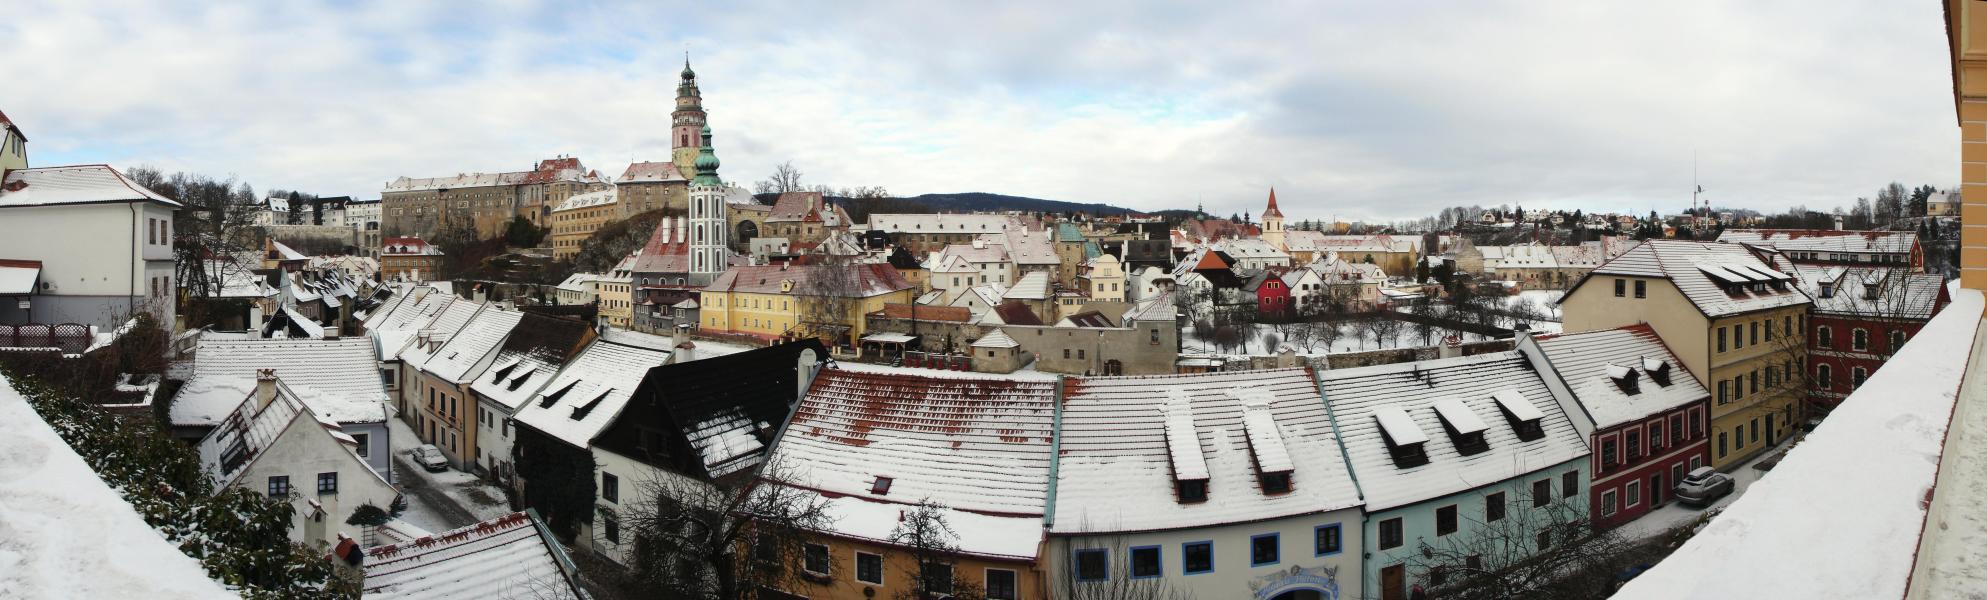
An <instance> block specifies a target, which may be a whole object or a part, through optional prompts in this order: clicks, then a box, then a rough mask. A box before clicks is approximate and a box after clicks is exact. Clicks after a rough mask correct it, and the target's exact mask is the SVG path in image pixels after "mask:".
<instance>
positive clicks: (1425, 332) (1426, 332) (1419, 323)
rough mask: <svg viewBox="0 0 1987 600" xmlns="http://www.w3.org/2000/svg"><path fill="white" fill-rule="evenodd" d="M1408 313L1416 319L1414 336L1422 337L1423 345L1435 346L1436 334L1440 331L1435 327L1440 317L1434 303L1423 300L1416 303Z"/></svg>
mask: <svg viewBox="0 0 1987 600" xmlns="http://www.w3.org/2000/svg"><path fill="white" fill-rule="evenodd" d="M1408 312H1409V313H1411V314H1413V315H1414V317H1415V319H1414V334H1415V335H1417V336H1420V337H1421V345H1423V346H1428V345H1431V344H1434V343H1435V341H1434V340H1435V332H1436V331H1439V330H1440V328H1439V327H1436V326H1435V319H1436V318H1437V317H1439V316H1440V315H1438V314H1437V311H1436V310H1435V303H1434V301H1432V300H1427V299H1423V300H1422V301H1420V302H1417V303H1415V305H1414V307H1413V308H1410V309H1408Z"/></svg>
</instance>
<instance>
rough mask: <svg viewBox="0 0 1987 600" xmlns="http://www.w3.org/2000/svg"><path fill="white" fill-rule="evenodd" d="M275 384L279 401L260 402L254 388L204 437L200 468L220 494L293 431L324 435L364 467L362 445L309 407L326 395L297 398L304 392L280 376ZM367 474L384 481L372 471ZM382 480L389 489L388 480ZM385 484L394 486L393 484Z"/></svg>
mask: <svg viewBox="0 0 1987 600" xmlns="http://www.w3.org/2000/svg"><path fill="white" fill-rule="evenodd" d="M275 385H276V390H275V392H274V394H275V396H274V397H273V398H271V399H270V400H269V402H268V404H266V405H265V404H264V403H263V401H262V400H261V399H259V398H257V397H256V393H257V392H256V390H255V389H254V387H253V386H251V387H250V389H249V390H248V392H247V393H244V394H243V395H242V396H240V397H238V398H236V399H235V406H233V407H231V408H230V409H229V410H228V414H227V416H225V417H223V418H222V419H221V422H220V423H219V424H218V425H216V426H215V427H214V429H213V431H209V432H208V433H207V437H204V438H201V440H200V445H199V447H198V451H199V453H200V467H201V468H202V469H205V470H206V471H207V475H208V476H209V477H212V478H213V479H214V487H215V488H216V489H219V488H224V487H227V486H230V485H233V484H234V483H235V481H236V480H237V479H239V478H240V477H241V475H242V474H243V473H247V472H248V467H249V465H253V464H255V462H256V461H257V460H258V459H260V458H261V457H262V455H263V454H265V453H267V452H268V451H269V449H270V447H271V446H273V445H275V443H276V441H277V440H278V439H281V437H282V435H283V432H284V431H287V430H289V429H290V428H292V427H298V426H303V427H310V428H315V429H318V430H322V431H323V432H324V435H327V436H331V437H332V438H334V439H336V440H338V442H339V444H340V446H339V447H340V448H342V449H343V450H344V453H345V454H346V455H347V456H348V457H349V458H350V459H351V460H356V461H360V462H361V463H363V462H364V459H361V458H359V454H358V443H357V442H356V441H354V440H353V439H352V437H351V436H349V435H346V434H345V433H344V432H342V431H340V428H339V426H338V421H337V420H336V419H334V418H331V417H329V416H327V415H326V411H325V409H323V408H321V407H319V406H317V405H314V404H309V403H308V400H314V399H323V398H325V396H321V395H312V394H309V393H308V392H304V393H299V392H300V390H297V389H294V388H291V387H290V386H289V385H288V384H285V383H284V382H283V380H282V377H281V376H277V379H276V382H275ZM298 424H301V425H298ZM311 458H323V457H311ZM365 471H366V472H367V473H372V475H373V476H374V477H380V475H379V473H376V472H374V471H373V470H372V468H371V467H367V468H366V469H365ZM379 481H380V483H382V484H387V481H386V479H385V478H380V480H379ZM387 485H388V487H391V484H387Z"/></svg>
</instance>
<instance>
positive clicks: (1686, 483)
mask: <svg viewBox="0 0 1987 600" xmlns="http://www.w3.org/2000/svg"><path fill="white" fill-rule="evenodd" d="M1733 484H1734V482H1733V481H1732V476H1730V475H1726V474H1724V473H1719V472H1718V471H1717V470H1716V469H1712V468H1711V467H1698V468H1696V469H1693V470H1691V472H1690V474H1689V475H1686V476H1684V478H1683V481H1681V482H1678V483H1677V487H1676V498H1677V502H1681V503H1683V504H1684V505H1685V506H1707V505H1710V504H1711V503H1712V502H1716V501H1718V499H1719V498H1723V497H1725V495H1726V494H1730V493H1732V486H1733Z"/></svg>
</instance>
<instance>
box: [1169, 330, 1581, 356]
mask: <svg viewBox="0 0 1987 600" xmlns="http://www.w3.org/2000/svg"><path fill="white" fill-rule="evenodd" d="M1336 325H1337V327H1338V330H1339V337H1338V339H1335V340H1332V343H1331V346H1330V347H1329V348H1328V347H1327V346H1326V345H1325V344H1324V342H1322V341H1318V342H1313V343H1312V344H1310V345H1309V346H1308V347H1307V346H1306V345H1305V344H1303V343H1301V342H1292V343H1291V345H1293V346H1296V347H1297V351H1298V352H1299V353H1301V354H1326V353H1338V352H1361V351H1366V350H1380V349H1384V348H1414V347H1418V346H1432V345H1435V344H1440V343H1442V337H1443V336H1445V335H1449V334H1450V333H1454V334H1456V335H1460V336H1462V338H1463V341H1465V342H1478V341H1483V340H1488V339H1491V338H1489V337H1485V336H1481V335H1477V334H1474V333H1468V332H1461V331H1454V330H1449V329H1440V328H1438V329H1436V330H1435V332H1434V333H1433V334H1431V335H1429V337H1428V342H1427V343H1423V342H1422V339H1421V333H1420V332H1418V331H1415V328H1414V325H1412V324H1409V323H1405V322H1403V323H1401V326H1400V331H1398V332H1396V333H1395V334H1394V335H1393V336H1392V337H1390V338H1388V339H1387V343H1386V344H1381V343H1380V337H1379V336H1378V335H1375V334H1374V333H1373V332H1370V331H1365V330H1364V328H1362V327H1360V326H1359V325H1358V324H1357V323H1353V322H1344V323H1338V324H1336ZM1554 325H1557V324H1556V323H1554ZM1193 332H1194V328H1193V327H1191V326H1189V327H1186V328H1184V329H1182V330H1181V331H1180V336H1181V339H1180V351H1181V352H1197V353H1216V354H1224V353H1226V352H1225V351H1223V350H1219V349H1217V348H1216V347H1215V345H1214V344H1213V343H1210V342H1203V341H1201V340H1199V339H1196V338H1195V337H1194V333H1193ZM1268 333H1275V334H1277V338H1278V339H1283V340H1284V341H1288V340H1287V339H1285V336H1284V335H1283V334H1282V333H1281V332H1280V331H1278V330H1277V327H1276V326H1275V325H1270V324H1267V323H1257V324H1256V325H1255V332H1254V333H1253V334H1252V337H1250V338H1249V345H1248V351H1247V352H1241V348H1236V349H1235V350H1236V351H1237V352H1236V353H1237V354H1238V355H1248V354H1254V355H1269V354H1273V353H1274V352H1273V351H1274V350H1275V348H1265V347H1263V334H1268Z"/></svg>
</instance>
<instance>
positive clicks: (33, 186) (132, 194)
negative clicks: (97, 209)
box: [0, 165, 180, 208]
mask: <svg viewBox="0 0 1987 600" xmlns="http://www.w3.org/2000/svg"><path fill="white" fill-rule="evenodd" d="M105 202H116V203H124V202H157V203H159V204H163V205H166V206H170V207H174V208H178V207H179V206H180V204H179V203H178V202H174V201H172V200H167V199H166V197H165V196H160V195H159V194H158V193H157V192H153V191H152V190H149V189H145V187H144V186H140V185H138V184H137V183H136V182H133V181H131V179H130V178H128V177H125V176H124V174H123V173H119V172H117V169H113V168H110V165H71V166H66V167H41V168H33V169H14V170H11V171H7V172H6V174H5V178H4V179H0V208H13V207H19V206H52V205H58V204H96V203H105Z"/></svg>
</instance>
